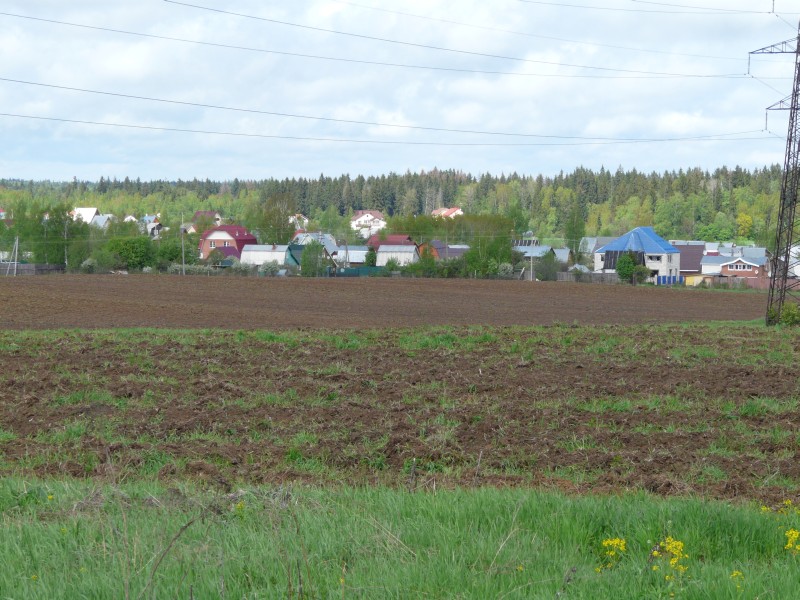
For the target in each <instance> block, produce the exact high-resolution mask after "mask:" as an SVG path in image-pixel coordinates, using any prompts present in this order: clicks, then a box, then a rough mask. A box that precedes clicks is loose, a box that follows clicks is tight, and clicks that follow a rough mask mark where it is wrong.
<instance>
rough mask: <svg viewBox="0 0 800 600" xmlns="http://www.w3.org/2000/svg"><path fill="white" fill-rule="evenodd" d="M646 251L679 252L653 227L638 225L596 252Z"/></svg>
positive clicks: (646, 252)
mask: <svg viewBox="0 0 800 600" xmlns="http://www.w3.org/2000/svg"><path fill="white" fill-rule="evenodd" d="M628 251H631V252H644V253H645V254H678V250H677V249H676V248H675V246H673V245H672V244H670V243H669V242H668V241H667V240H665V239H664V238H662V237H661V236H660V235H658V234H657V233H656V232H655V230H654V229H653V228H652V227H637V228H636V229H631V230H630V231H629V232H628V233H626V234H625V235H623V236H620V237H618V238H617V239H615V240H614V241H613V242H610V243H608V244H606V245H605V246H603V247H602V248H598V249H597V250H596V251H595V252H597V253H600V254H602V253H604V252H628Z"/></svg>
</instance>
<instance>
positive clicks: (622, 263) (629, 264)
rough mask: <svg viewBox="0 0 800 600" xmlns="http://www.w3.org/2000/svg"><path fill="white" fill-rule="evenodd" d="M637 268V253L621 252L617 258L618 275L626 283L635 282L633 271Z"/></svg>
mask: <svg viewBox="0 0 800 600" xmlns="http://www.w3.org/2000/svg"><path fill="white" fill-rule="evenodd" d="M635 269H636V255H635V254H634V253H633V252H626V253H625V254H621V255H620V257H619V258H618V259H617V275H619V280H620V281H624V282H625V283H634V280H633V272H634V270H635Z"/></svg>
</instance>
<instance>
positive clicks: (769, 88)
mask: <svg viewBox="0 0 800 600" xmlns="http://www.w3.org/2000/svg"><path fill="white" fill-rule="evenodd" d="M715 1H716V0H711V4H712V5H713V4H714V3H715ZM592 3H594V4H595V5H598V6H599V5H600V3H598V2H587V4H592ZM762 3H763V5H764V6H763V7H762V6H761V4H762ZM6 4H7V7H5V9H4V10H6V11H8V12H12V13H18V14H23V15H28V16H31V17H37V18H41V19H51V20H60V21H68V22H71V23H79V24H84V25H87V26H92V27H104V28H110V29H118V30H126V31H132V32H139V33H144V34H151V35H156V36H167V37H174V38H182V39H187V40H198V41H205V42H209V43H214V44H219V45H218V46H208V45H198V44H188V43H180V42H175V41H167V40H163V39H154V38H148V37H142V36H131V35H124V34H120V33H113V32H108V31H98V30H93V29H87V28H76V27H70V26H66V25H58V24H54V23H45V22H42V21H35V20H30V19H17V18H13V17H8V16H0V24H2V26H3V30H4V34H3V36H0V55H2V56H4V57H13V60H6V61H4V64H3V67H2V68H0V77H4V78H11V79H20V80H25V81H33V82H40V83H48V84H55V85H62V86H72V87H81V88H86V89H94V90H103V91H109V92H119V93H122V94H133V95H138V96H148V97H152V98H163V99H172V100H180V101H184V102H195V103H203V104H215V105H219V106H227V107H240V108H250V109H255V110H262V111H273V112H283V113H294V114H305V115H310V116H319V117H325V118H332V119H346V120H362V121H371V122H380V123H387V124H405V125H417V126H430V127H443V128H452V129H465V130H483V131H497V132H515V133H529V134H544V135H553V136H564V137H567V136H590V137H591V136H595V137H634V138H653V137H691V136H694V135H704V134H709V133H725V132H733V131H753V130H757V129H759V128H760V127H761V126H762V124H763V115H764V108H765V107H766V106H768V105H770V104H772V103H773V102H776V101H777V100H780V99H781V98H782V97H783V96H785V95H786V94H788V93H789V91H790V90H789V88H790V84H791V81H790V80H789V78H790V77H791V76H792V63H791V58H792V57H776V56H764V57H758V58H755V57H754V59H753V61H752V64H751V72H752V73H753V74H754V75H756V76H757V77H760V78H762V79H763V82H759V81H757V80H755V79H753V78H750V77H745V76H742V77H740V78H705V77H703V78H683V77H677V78H669V79H658V78H637V73H636V72H641V71H644V72H647V71H656V72H669V73H698V74H726V73H727V74H741V75H744V73H745V71H746V68H747V54H748V52H749V51H750V50H753V49H756V48H760V47H764V46H767V45H769V44H772V43H775V42H778V41H781V40H784V39H788V38H790V37H792V36H793V35H795V34H796V32H793V31H792V30H791V29H790V27H788V26H787V25H786V24H785V23H782V22H781V21H780V20H778V19H776V18H775V17H774V16H773V15H769V14H764V15H754V14H743V15H730V14H722V13H719V14H713V15H685V14H679V15H669V14H662V13H653V14H647V13H645V12H623V11H617V12H614V11H601V10H588V9H583V10H578V9H574V8H568V7H566V6H561V7H556V6H544V5H536V4H530V3H520V2H517V1H514V0H498V1H497V2H492V3H487V2H477V1H476V0H463V1H462V2H459V3H457V4H456V5H453V4H452V3H444V2H436V1H434V2H431V1H430V0H409V1H406V2H402V3H401V2H399V0H391V1H388V0H387V1H381V2H378V1H377V0H359V2H356V3H350V2H340V1H336V0H303V1H298V2H292V3H268V4H264V5H262V4H257V3H252V2H244V1H243V0H236V1H233V2H226V3H223V2H221V1H220V0H208V1H207V2H205V3H204V4H207V5H208V6H213V7H217V8H220V9H222V10H229V11H234V12H241V13H248V14H252V15H254V16H261V17H265V18H268V19H279V20H283V21H287V22H293V23H298V24H305V25H309V26H313V27H322V28H327V29H335V30H340V31H344V32H352V33H355V34H362V35H366V36H373V37H378V38H386V39H392V40H407V41H408V42H411V43H414V44H420V45H426V46H439V47H446V48H452V49H461V50H464V51H467V52H472V53H473V54H468V53H457V52H442V51H436V50H431V49H426V48H422V47H418V46H412V45H402V44H392V43H387V42H381V41H376V40H368V39H363V38H359V37H354V36H344V35H336V34H332V33H324V32H319V31H312V30H308V29H302V28H297V27H289V26H286V25H280V24H276V23H270V22H266V21H259V20H254V19H245V18H242V17H237V16H232V15H225V14H220V13H215V12H209V11H202V10H196V9H191V8H187V7H184V6H180V5H177V4H171V3H167V2H160V1H157V0H146V1H143V2H136V3H109V2H106V1H101V0H73V1H71V2H68V3H66V2H60V1H55V0H49V1H39V2H35V3H31V2H27V1H22V0H10V1H9V2H7V3H6ZM256 4H257V5H256ZM355 4H362V5H367V6H372V7H373V9H369V8H363V7H359V6H356V5H355ZM705 4H709V2H706V3H705ZM719 4H720V6H721V7H722V3H721V2H720V3H719ZM756 5H757V6H758V7H760V8H763V9H764V11H765V13H766V12H769V10H770V9H771V3H770V2H767V1H766V0H763V2H762V0H758V2H753V1H752V0H750V1H745V0H732V1H729V2H725V3H724V8H728V9H737V8H738V9H745V10H756V8H754V6H756ZM602 6H603V7H605V8H631V7H632V6H631V3H630V2H628V1H626V0H610V1H609V2H604V3H602ZM642 6H643V7H644V5H642ZM648 8H655V6H649V7H648ZM662 8H663V7H662ZM779 8H780V7H779ZM376 9H377V10H376ZM391 11H393V12H391ZM398 13H409V14H413V15H419V16H420V17H430V18H429V19H426V18H415V17H411V16H404V15H402V14H398ZM786 18H787V19H788V20H789V21H790V22H792V21H794V20H795V18H796V17H795V16H787V17H786ZM444 21H450V22H444ZM455 22H463V23H469V24H471V25H472V26H462V25H458V24H456V23H455ZM515 32H516V33H515ZM521 34H526V35H521ZM555 38H558V39H555ZM570 40H571V41H570ZM223 45H227V46H244V47H248V48H256V49H261V50H272V51H276V52H282V53H284V54H279V53H269V52H252V51H247V50H241V49H233V48H226V47H222V46H223ZM612 46H622V47H625V48H619V47H612ZM636 49H638V50H636ZM644 50H649V52H645V51H644ZM285 53H294V54H304V55H315V56H320V57H322V56H327V57H340V58H343V59H350V60H353V61H362V62H339V61H330V60H319V59H312V58H302V57H298V56H289V55H287V54H285ZM478 53H480V54H492V55H498V56H505V57H518V58H525V59H528V60H536V61H545V62H547V63H562V64H560V65H559V64H542V63H532V62H523V61H515V60H509V59H502V58H490V57H486V56H479V55H478ZM687 54H691V55H694V56H687ZM728 59H730V60H728ZM369 62H383V63H394V64H404V65H428V66H432V67H439V68H442V69H466V70H475V71H481V70H482V71H503V72H518V73H521V72H524V73H538V74H549V75H568V76H569V77H520V76H513V75H487V74H479V73H470V72H459V71H449V70H429V69H415V68H402V67H389V66H379V65H374V64H367V63H369ZM564 63H569V64H572V65H586V66H594V67H598V68H597V69H588V68H583V69H579V68H575V67H568V66H565V65H564ZM574 75H589V76H590V77H574ZM597 75H605V76H612V77H619V78H614V79H609V78H597V77H596V76H597ZM640 75H643V74H640ZM773 78H775V79H773ZM0 112H2V113H14V114H23V115H31V116H51V117H55V118H64V119H78V120H92V121H112V122H120V123H130V124H142V125H150V126H158V125H160V126H163V127H172V128H185V129H204V130H214V131H230V132H248V133H259V134H267V135H280V136H294V137H309V138H311V137H314V138H349V139H362V140H370V139H373V140H386V141H404V140H407V141H437V142H444V143H462V142H473V143H474V142H485V143H490V144H496V143H503V142H508V143H541V142H542V141H543V140H538V139H536V138H503V137H498V136H491V137H484V136H476V135H465V134H457V133H447V134H446V133H432V132H425V131H418V130H411V129H401V128H395V127H381V126H358V125H353V124H345V123H336V122H332V121H326V120H309V119H295V118H290V117H277V116H269V115H259V114H255V113H246V112H233V111H225V110H218V109H212V108H200V107H190V106H180V105H174V104H167V103H158V102H152V101H144V100H133V99H125V98H120V97H113V96H104V95H97V94H87V93H80V92H75V91H66V90H57V89H53V88H47V87H36V86H26V85H21V84H18V83H10V82H4V81H0ZM785 126H786V125H785V118H784V115H782V114H774V115H770V129H772V130H775V131H779V132H780V131H781V128H783V129H785ZM0 135H2V136H3V139H4V142H5V144H4V145H3V149H2V150H0V169H1V170H2V172H0V177H23V178H42V179H45V178H46V179H62V178H71V177H72V176H73V175H75V176H78V177H81V178H87V179H97V178H99V177H100V175H105V176H117V177H120V178H123V177H125V176H129V177H132V178H135V177H141V178H143V179H147V178H152V177H159V178H168V179H177V178H191V177H202V178H205V177H213V178H233V177H240V178H259V179H260V178H265V177H279V178H282V177H293V176H311V177H316V176H318V175H319V173H321V172H324V173H326V174H330V175H338V174H340V173H345V172H346V173H350V174H353V175H355V174H358V173H364V174H380V173H386V172H388V171H398V172H404V171H406V170H408V169H411V170H419V169H431V168H433V167H439V168H455V169H461V170H465V171H470V172H472V173H475V174H477V173H483V172H487V171H488V172H494V173H499V172H510V171H517V172H519V173H532V174H537V173H539V172H542V173H549V174H552V173H557V172H559V171H561V170H563V171H570V170H572V169H573V168H575V167H576V166H578V165H584V166H587V167H592V168H599V167H600V166H601V165H604V166H606V167H607V168H611V169H616V167H617V166H619V165H623V166H624V167H625V168H637V169H641V170H658V171H663V170H666V169H678V168H688V167H693V166H702V167H706V168H714V167H716V166H721V165H726V164H727V165H735V164H741V165H743V166H761V165H762V164H764V163H765V162H770V157H777V158H776V159H772V160H777V161H778V162H781V161H782V153H783V148H782V142H781V141H780V140H777V139H775V138H772V139H767V140H743V141H739V142H737V141H726V142H713V143H712V142H697V143H690V142H687V143H682V144H677V143H673V144H661V145H658V144H647V145H631V144H619V145H602V146H598V145H571V146H505V147H504V146H477V147H470V146H442V147H436V146H404V145H396V144H393V145H377V144H370V145H365V144H339V143H330V142H313V141H302V140H294V141H292V140H280V139H248V138H242V137H236V136H211V135H206V136H204V135H199V134H189V133H177V132H172V133H171V132H159V131H147V130H134V129H124V128H104V127H99V126H92V125H74V124H72V125H70V124H63V123H62V124H59V123H57V122H46V121H37V120H26V119H18V118H13V117H3V116H0ZM756 137H757V136H756ZM555 141H557V140H551V142H555ZM567 142H568V140H564V141H562V143H567ZM569 143H574V142H569Z"/></svg>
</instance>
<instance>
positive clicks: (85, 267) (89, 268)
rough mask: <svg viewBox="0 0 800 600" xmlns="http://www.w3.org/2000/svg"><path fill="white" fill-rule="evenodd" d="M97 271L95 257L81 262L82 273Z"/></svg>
mask: <svg viewBox="0 0 800 600" xmlns="http://www.w3.org/2000/svg"><path fill="white" fill-rule="evenodd" d="M96 271H97V261H96V260H95V259H93V258H87V259H86V260H85V261H83V262H82V263H81V273H95V272H96Z"/></svg>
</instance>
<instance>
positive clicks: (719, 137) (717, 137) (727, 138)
mask: <svg viewBox="0 0 800 600" xmlns="http://www.w3.org/2000/svg"><path fill="white" fill-rule="evenodd" d="M0 116H2V117H12V118H17V119H32V120H39V121H51V122H58V123H73V124H77V125H97V126H102V127H118V128H124V129H138V130H147V131H168V132H176V133H197V134H203V135H217V136H232V137H244V138H260V139H276V140H294V141H311V142H333V143H346V144H362V145H369V144H376V145H391V146H443V147H504V146H507V147H526V146H605V145H614V144H643V143H664V142H692V141H695V142H703V141H705V142H709V141H719V142H735V141H742V140H759V139H771V138H768V137H766V136H759V137H731V136H737V135H750V134H753V133H761V130H753V131H742V132H737V133H723V134H714V135H707V136H688V137H680V138H642V139H626V140H597V141H588V140H582V141H571V142H550V143H544V142H514V143H509V142H418V141H408V140H370V139H351V138H325V137H313V136H296V135H275V134H264V133H242V132H234V131H212V130H205V129H184V128H178V127H163V126H156V125H136V124H129V123H107V122H102V121H89V120H82V119H66V118H60V117H42V116H36V115H22V114H17V113H5V112H0Z"/></svg>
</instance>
